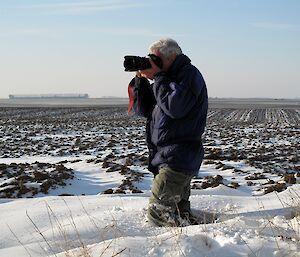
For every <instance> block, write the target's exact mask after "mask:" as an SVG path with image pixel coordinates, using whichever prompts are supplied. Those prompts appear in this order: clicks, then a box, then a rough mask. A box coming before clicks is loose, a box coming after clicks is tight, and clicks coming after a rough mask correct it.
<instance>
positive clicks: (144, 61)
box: [124, 54, 163, 71]
mask: <svg viewBox="0 0 300 257" xmlns="http://www.w3.org/2000/svg"><path fill="white" fill-rule="evenodd" d="M148 56H149V57H150V59H151V60H152V61H153V62H154V63H155V65H157V66H158V67H159V68H161V69H162V67H163V63H162V59H161V58H160V57H158V56H157V55H155V54H149V55H148ZM151 67H152V66H151V63H150V61H149V58H147V57H140V56H134V55H126V56H125V57H124V68H125V71H138V70H146V69H150V68H151Z"/></svg>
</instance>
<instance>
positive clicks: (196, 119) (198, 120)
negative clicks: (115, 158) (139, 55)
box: [128, 54, 208, 175]
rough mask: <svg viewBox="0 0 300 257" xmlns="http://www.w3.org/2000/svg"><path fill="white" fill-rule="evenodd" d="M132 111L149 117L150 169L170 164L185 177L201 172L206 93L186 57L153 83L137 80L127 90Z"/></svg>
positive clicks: (154, 169) (147, 126)
mask: <svg viewBox="0 0 300 257" xmlns="http://www.w3.org/2000/svg"><path fill="white" fill-rule="evenodd" d="M128 93H129V98H130V103H129V112H130V113H133V114H136V115H139V116H143V117H146V118H147V124H146V134H147V135H146V136H147V144H148V148H149V166H148V169H149V170H150V171H151V172H153V173H154V174H155V173H157V172H158V168H159V167H160V166H163V165H168V166H169V167H170V168H172V169H174V170H177V171H180V172H183V173H185V174H191V175H195V174H197V173H198V171H199V168H200V165H201V162H202V159H203V156H204V151H203V146H202V139H201V136H202V134H203V132H204V129H205V125H206V116H207V108H208V99H207V90H206V85H205V82H204V79H203V77H202V75H201V73H200V72H199V70H198V69H197V68H196V67H195V66H193V65H192V64H191V60H190V59H189V58H188V57H187V56H186V55H183V54H180V55H178V56H177V57H176V59H175V61H174V62H173V64H172V65H171V67H170V69H169V70H168V72H167V73H164V72H159V73H158V74H157V75H156V76H155V78H154V83H153V84H150V83H149V81H148V80H147V79H146V78H138V77H135V78H134V79H133V80H132V81H131V82H130V84H129V88H128Z"/></svg>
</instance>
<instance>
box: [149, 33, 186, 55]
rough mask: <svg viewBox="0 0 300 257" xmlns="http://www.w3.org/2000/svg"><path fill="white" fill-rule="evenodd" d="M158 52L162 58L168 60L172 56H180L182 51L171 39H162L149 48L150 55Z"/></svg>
mask: <svg viewBox="0 0 300 257" xmlns="http://www.w3.org/2000/svg"><path fill="white" fill-rule="evenodd" d="M155 50H158V51H159V52H160V53H161V54H162V55H163V56H164V57H166V58H169V57H171V56H172V54H176V55H179V54H182V50H181V48H180V46H179V45H178V44H177V42H176V41H175V40H174V39H172V38H162V39H160V40H159V41H157V42H154V43H153V44H152V45H151V46H150V47H149V51H150V53H153V52H154V51H155Z"/></svg>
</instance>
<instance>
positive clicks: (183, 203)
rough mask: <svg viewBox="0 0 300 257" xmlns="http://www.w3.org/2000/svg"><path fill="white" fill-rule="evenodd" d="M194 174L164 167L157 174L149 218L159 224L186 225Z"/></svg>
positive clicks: (150, 201)
mask: <svg viewBox="0 0 300 257" xmlns="http://www.w3.org/2000/svg"><path fill="white" fill-rule="evenodd" d="M192 178H193V176H191V175H186V174H183V173H181V172H178V171H174V170H172V169H170V168H169V167H163V168H161V169H160V170H159V173H158V175H156V176H155V178H154V180H153V184H152V195H151V197H150V199H149V206H148V220H149V221H150V222H151V223H154V224H155V225H157V226H186V225H189V223H188V222H189V221H188V220H187V219H185V216H188V215H189V214H190V213H191V210H190V202H189V197H190V194H191V188H190V183H191V179H192Z"/></svg>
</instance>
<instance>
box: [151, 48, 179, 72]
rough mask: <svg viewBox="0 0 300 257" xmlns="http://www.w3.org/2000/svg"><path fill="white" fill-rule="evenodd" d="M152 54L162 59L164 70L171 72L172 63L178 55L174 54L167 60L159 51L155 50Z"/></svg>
mask: <svg viewBox="0 0 300 257" xmlns="http://www.w3.org/2000/svg"><path fill="white" fill-rule="evenodd" d="M152 54H155V55H157V56H158V57H160V58H161V59H162V62H163V68H162V70H163V71H165V72H167V71H168V70H169V68H170V67H171V65H172V63H173V62H174V60H175V59H176V54H173V55H172V56H171V57H170V58H166V57H165V56H163V55H162V54H161V53H160V52H159V50H154V51H153V52H152Z"/></svg>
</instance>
